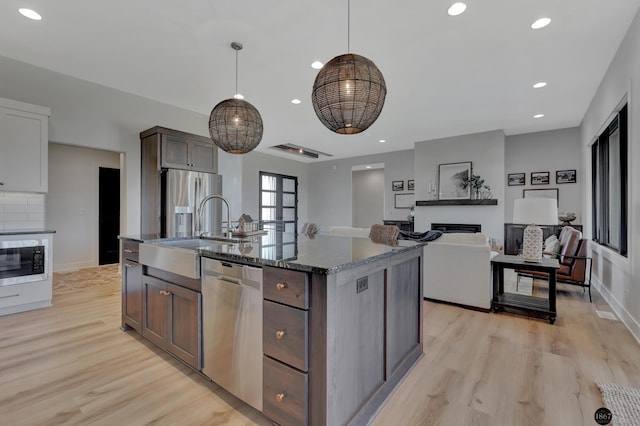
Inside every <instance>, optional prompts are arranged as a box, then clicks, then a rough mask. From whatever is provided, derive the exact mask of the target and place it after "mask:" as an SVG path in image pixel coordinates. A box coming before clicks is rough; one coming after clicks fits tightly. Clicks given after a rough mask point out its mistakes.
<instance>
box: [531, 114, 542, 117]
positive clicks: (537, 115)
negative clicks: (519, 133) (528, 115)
mask: <svg viewBox="0 0 640 426" xmlns="http://www.w3.org/2000/svg"><path fill="white" fill-rule="evenodd" d="M542 117H544V114H536V115H534V116H533V118H542Z"/></svg>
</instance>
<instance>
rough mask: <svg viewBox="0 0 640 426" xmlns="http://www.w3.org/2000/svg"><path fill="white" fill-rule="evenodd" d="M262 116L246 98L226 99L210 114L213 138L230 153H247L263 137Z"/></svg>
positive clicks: (214, 141) (210, 132) (210, 129)
mask: <svg viewBox="0 0 640 426" xmlns="http://www.w3.org/2000/svg"><path fill="white" fill-rule="evenodd" d="M262 129H263V127H262V117H260V113H259V112H258V110H257V109H256V108H255V107H254V106H253V105H251V104H250V103H249V102H247V101H245V100H244V99H226V100H224V101H222V102H220V103H219V104H218V105H216V106H215V107H213V110H211V115H210V116H209V134H210V136H211V140H212V141H213V143H214V144H216V145H217V146H218V147H219V148H220V149H222V150H223V151H225V152H228V153H230V154H246V153H247V152H250V151H252V150H253V149H254V148H255V147H257V146H258V144H259V143H260V140H261V139H262Z"/></svg>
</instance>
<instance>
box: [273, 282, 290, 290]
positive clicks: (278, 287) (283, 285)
mask: <svg viewBox="0 0 640 426" xmlns="http://www.w3.org/2000/svg"><path fill="white" fill-rule="evenodd" d="M287 287H289V286H288V285H287V283H276V290H278V291H282V290H284V289H285V288H287Z"/></svg>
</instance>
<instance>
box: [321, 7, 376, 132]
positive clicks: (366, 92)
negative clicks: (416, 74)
mask: <svg viewBox="0 0 640 426" xmlns="http://www.w3.org/2000/svg"><path fill="white" fill-rule="evenodd" d="M350 3H351V2H350V1H348V3H347V52H349V25H350V23H349V20H350V19H351V17H350V14H351V4H350ZM386 95H387V86H386V84H385V81H384V77H383V76H382V73H381V72H380V70H379V69H378V67H376V65H375V64H374V63H373V62H372V61H371V60H370V59H367V58H365V57H364V56H360V55H356V54H353V53H347V54H344V55H340V56H336V57H335V58H333V59H332V60H330V61H329V62H328V63H327V64H326V65H325V66H324V67H322V68H321V69H320V71H319V72H318V75H317V76H316V79H315V81H314V83H313V92H312V94H311V103H312V104H313V109H314V110H315V112H316V115H317V116H318V118H319V119H320V121H321V122H322V124H324V125H325V126H326V127H327V128H328V129H329V130H331V131H333V132H336V133H340V134H347V135H349V134H355V133H360V132H362V131H364V130H366V129H367V128H368V127H369V126H371V125H372V124H373V123H374V122H375V121H376V120H377V119H378V116H379V115H380V112H381V111H382V107H383V106H384V99H385V96H386Z"/></svg>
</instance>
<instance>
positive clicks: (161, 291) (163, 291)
mask: <svg viewBox="0 0 640 426" xmlns="http://www.w3.org/2000/svg"><path fill="white" fill-rule="evenodd" d="M160 294H162V295H165V296H168V295H170V294H171V292H170V291H166V290H160Z"/></svg>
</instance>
